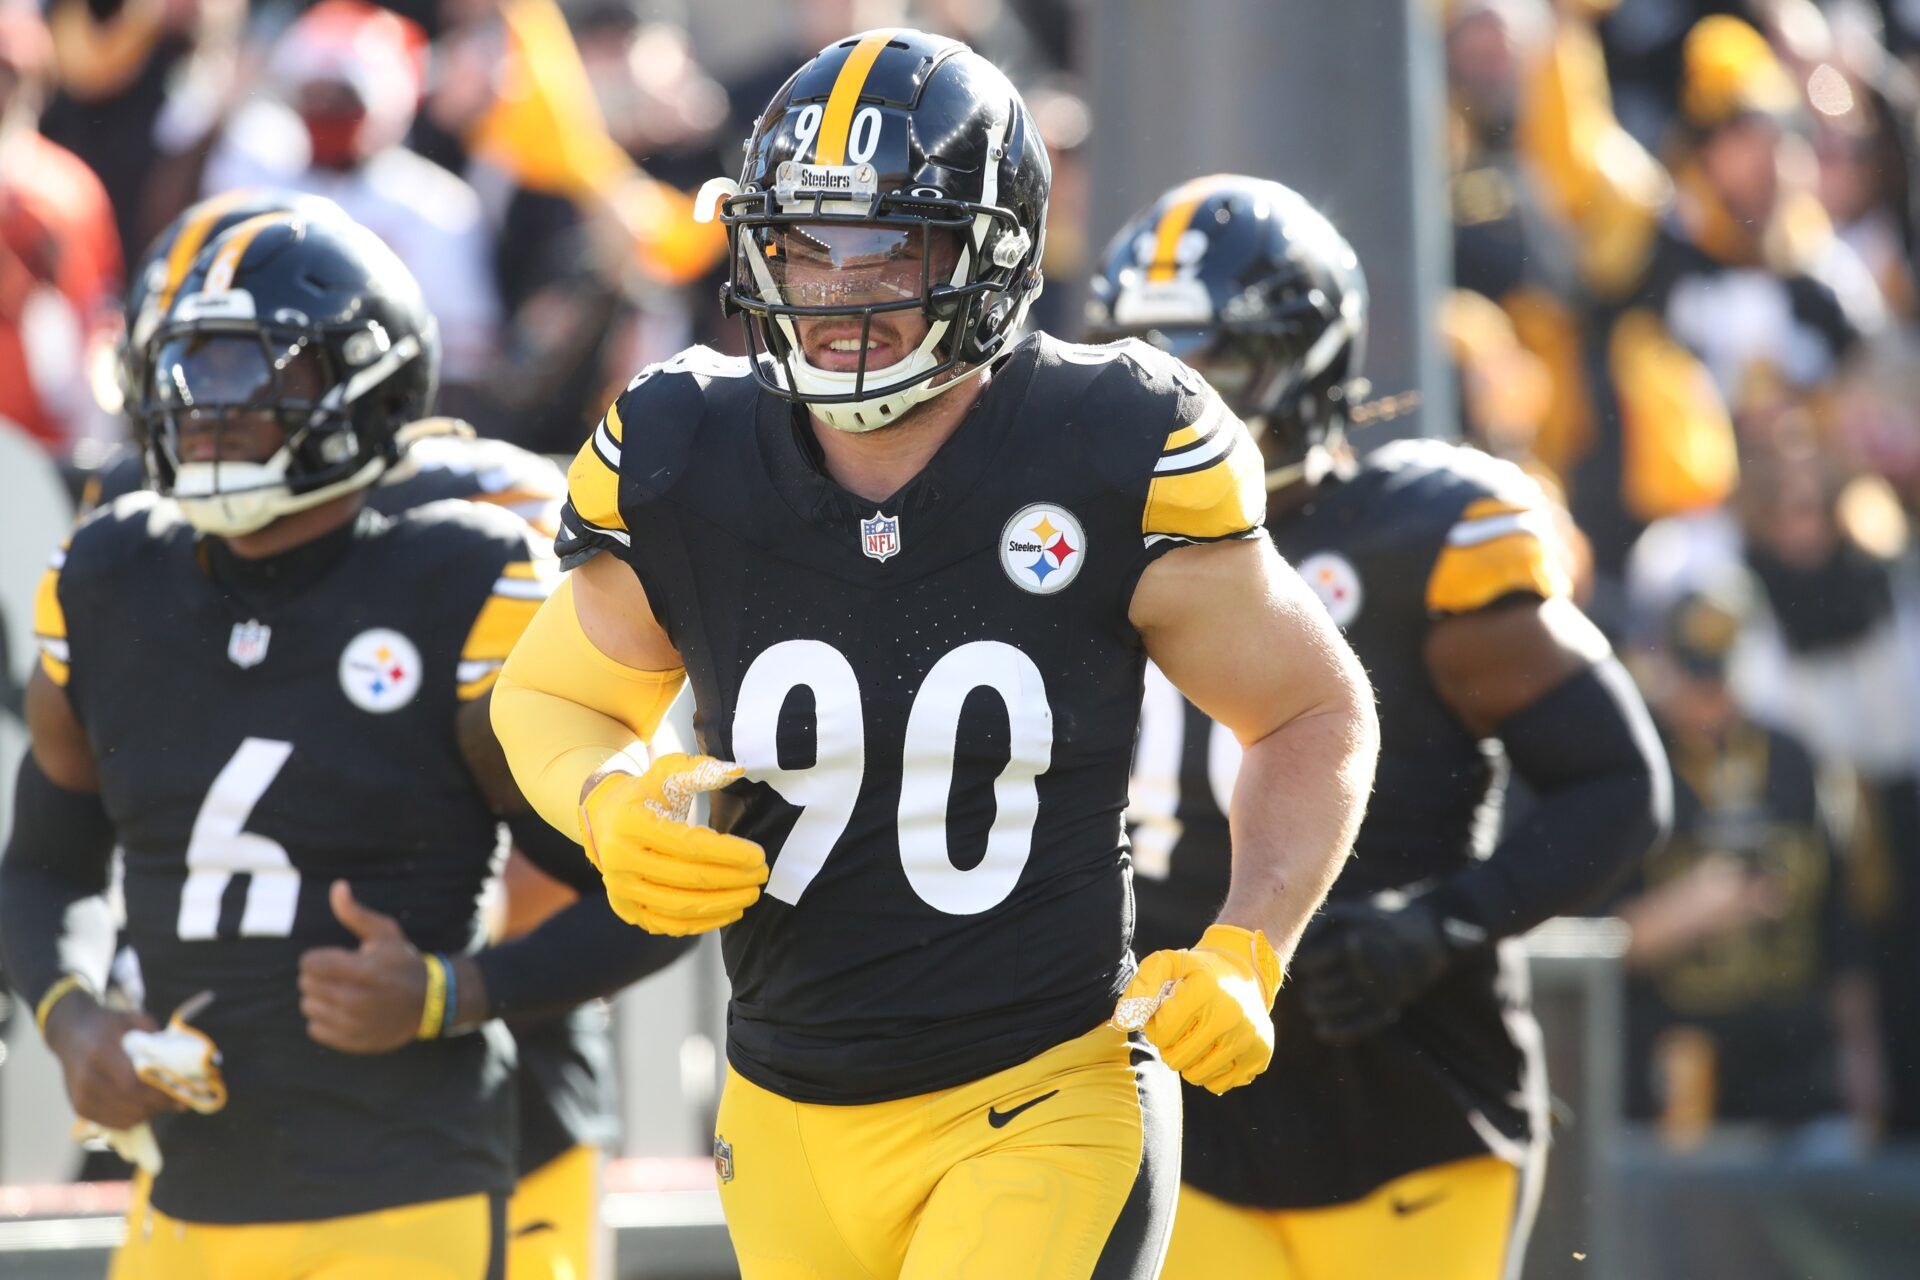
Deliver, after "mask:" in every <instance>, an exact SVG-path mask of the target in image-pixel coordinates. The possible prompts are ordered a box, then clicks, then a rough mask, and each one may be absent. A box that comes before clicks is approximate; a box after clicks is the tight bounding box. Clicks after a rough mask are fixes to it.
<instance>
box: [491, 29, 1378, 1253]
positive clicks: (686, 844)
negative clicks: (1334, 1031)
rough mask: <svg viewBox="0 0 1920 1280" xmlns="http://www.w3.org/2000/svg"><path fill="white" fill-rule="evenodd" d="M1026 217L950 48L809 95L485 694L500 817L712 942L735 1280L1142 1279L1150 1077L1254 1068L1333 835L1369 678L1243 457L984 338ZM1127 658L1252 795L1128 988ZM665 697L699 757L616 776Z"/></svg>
mask: <svg viewBox="0 0 1920 1280" xmlns="http://www.w3.org/2000/svg"><path fill="white" fill-rule="evenodd" d="M1049 175H1050V170H1049V165H1048V160H1047V155H1046V150H1045V148H1044V146H1043V145H1042V144H1041V142H1040V139H1039V137H1038V134H1037V131H1036V129H1035V126H1034V124H1033V121H1032V118H1031V117H1030V115H1029V114H1028V112H1027V109H1026V106H1025V104H1024V103H1023V102H1022V101H1021V99H1020V96H1019V94H1018V93H1017V92H1016V91H1015V90H1014V88H1013V87H1012V85H1011V84H1009V83H1008V82H1007V80H1006V78H1005V77H1004V76H1003V75H1002V74H1001V73H1000V72H999V71H998V70H996V69H995V68H994V67H993V66H992V65H991V64H990V63H988V62H987V61H986V60H985V59H983V58H981V57H979V56H978V55H976V54H973V53H972V52H970V51H969V50H967V49H966V47H965V46H963V45H960V44H958V43H957V42H955V41H951V40H947V39H943V38H940V37H937V36H929V35H926V34H924V33H921V32H917V31H908V30H881V31H874V32H869V33H867V34H865V35H862V36H858V37H853V38H849V39H846V40H842V41H839V42H836V43H834V44H832V45H830V46H828V47H827V48H826V49H824V50H822V51H821V52H820V53H819V54H818V55H817V56H816V57H815V58H813V59H811V60H810V61H809V62H807V63H806V64H805V65H804V66H803V67H801V68H800V70H799V71H798V72H797V73H796V74H795V75H794V76H793V77H791V78H790V79H789V81H788V83H787V84H786V86H785V87H784V88H783V89H782V90H781V91H780V92H779V93H778V94H777V95H776V96H775V98H774V100H773V102H772V103H771V104H770V105H769V106H768V108H767V110H766V111H765V112H764V113H762V115H761V117H760V121H759V124H758V125H757V126H756V128H755V130H754V133H753V136H752V138H750V139H749V141H748V144H747V161H746V164H745V166H744V167H743V170H742V173H741V178H740V183H739V184H738V185H737V186H736V185H735V184H733V183H731V182H727V181H724V180H718V183H717V185H718V186H719V187H720V188H721V191H722V197H723V198H722V200H721V202H720V211H721V217H722V219H723V221H724V223H725V224H726V226H727V228H728V231H729V234H730V237H731V244H732V247H733V250H734V255H735V258H734V269H733V277H732V280H731V281H730V283H729V285H728V286H727V290H726V298H727V299H728V302H729V303H730V305H732V306H733V307H735V308H737V309H738V310H740V311H741V312H743V313H744V314H745V327H746V330H747V337H748V341H749V344H750V350H751V351H752V352H753V356H752V358H750V359H747V360H727V359H723V358H721V357H719V356H717V355H716V354H714V353H713V352H711V351H707V350H705V349H704V348H694V349H692V350H689V351H687V352H684V353H682V354H681V355H680V356H678V357H676V358H675V359H674V360H672V361H669V362H667V363H665V364H663V365H660V366H656V367H654V368H652V369H649V370H647V371H645V372H643V373H642V374H641V376H640V377H638V378H636V379H635V380H634V381H633V383H632V384H631V385H630V386H629V387H628V388H627V390H626V391H625V393H624V394H622V395H621V396H620V397H619V399H618V400H617V401H616V402H615V404H614V405H613V407H612V408H610V409H609V410H608V412H607V414H606V416H605V418H604V420H603V421H602V422H601V424H600V426H599V427H598V428H597V429H596V431H595V432H594V435H593V438H592V440H591V441H590V442H589V443H588V444H587V445H586V447H584V448H583V449H582V450H581V452H580V454H579V456H578V458H577V459H576V460H575V462H574V465H573V468H572V470H571V472H570V473H569V493H570V499H569V505H568V507H567V510H566V512H565V514H564V515H563V518H562V533H561V541H560V544H559V545H560V549H561V551H562V553H563V556H564V558H565V563H566V564H567V565H568V566H569V567H571V568H572V569H573V572H572V573H571V574H570V575H569V577H568V580H567V582H566V583H564V584H563V585H562V587H561V588H560V590H559V592H558V593H557V594H556V595H555V596H554V597H553V598H552V599H551V600H550V601H549V602H548V604H547V605H545V606H543V607H542V609H541V612H540V614H539V616H538V617H537V618H536V619H535V621H534V623H533V625H532V626H531V627H530V628H529V630H528V632H527V634H526V635H525V636H523V637H522V639H521V642H520V644H519V645H518V646H517V647H516V649H515V651H514V655H513V657H512V659H511V660H510V662H509V665H508V669H507V671H506V672H505V673H504V674H503V675H502V677H501V685H500V689H499V693H498V695H497V697H496V700H495V708H494V718H495V727H496V728H497V729H498V730H499V732H500V737H501V741H502V743H503V744H504V746H505V747H506V749H507V752H508V756H509V759H510V760H511V761H512V763H513V767H514V770H515V774H516V776H517V777H518V778H520V779H521V781H522V784H523V786H524V788H525V789H526V791H527V794H528V797H529V798H530V799H531V800H532V801H533V802H534V804H535V805H536V806H537V807H539V809H540V811H541V812H542V813H543V814H546V815H547V817H548V819H549V821H551V822H553V823H554V824H555V825H556V826H558V827H560V828H561V829H563V830H566V831H568V832H569V833H571V834H573V835H574V836H575V837H576V838H578V839H580V840H581V841H582V842H583V843H584V844H585V845H586V847H587V850H588V854H589V856H590V857H592V858H593V859H594V860H595V862H596V864H597V865H598V866H599V867H600V868H601V870H602V872H603V873H604V876H605V879H606V884H607V888H608V892H609V894H610V896H611V897H612V900H613V901H614V904H615V906H616V909H618V910H619V911H620V912H621V914H622V915H623V916H625V917H626V918H627V919H629V920H630V921H632V922H633V923H635V924H638V925H640V926H642V927H643V928H646V929H649V930H653V931H656V932H661V933H667V934H685V933H699V932H704V931H707V930H712V929H718V928H722V927H723V926H725V927H726V928H725V932H724V934H723V935H722V948H723V951H724V953H725V956H726V961H727V968H728V971H729V974H730V976H731V978H732V983H733V998H732V1002H731V1005H730V1008H729V1017H728V1045H727V1056H728V1061H729V1064H730V1067H731V1070H730V1071H729V1073H728V1077H727V1084H726V1092H725V1095H724V1097H723V1099H722V1101H721V1105H720V1115H719V1125H718V1133H717V1135H716V1140H715V1151H716V1159H717V1163H718V1165H719V1170H720V1184H721V1185H720V1196H721V1201H722V1204H723V1206H724V1208H725V1210H726V1215H727V1225H728V1230H729V1232H730V1234H731V1236H732V1239H733V1243H734V1248H735V1251H736V1252H737V1254H738V1255H739V1259H740V1265H741V1270H742V1273H743V1274H744V1275H745V1276H747V1277H749V1278H750V1280H767V1278H771V1277H795V1278H797V1277H802V1276H821V1275H831V1276H856V1275H868V1276H875V1277H881V1276H887V1277H891V1276H908V1277H932V1276H977V1277H982V1278H985V1277H993V1280H1009V1278H1013V1277H1034V1278H1036V1280H1038V1278H1039V1277H1047V1278H1048V1280H1068V1278H1072V1277H1081V1278H1085V1277H1089V1276H1100V1277H1108V1276H1113V1277H1123V1276H1124V1277H1138V1278H1139V1280H1146V1278H1147V1277H1151V1276H1153V1275H1154V1274H1156V1273H1157V1272H1158V1270H1159V1265H1160V1260H1161V1256H1162V1252H1163V1249H1164V1242H1165V1239H1166V1231H1167V1225H1168V1220H1169V1218H1170V1217H1171V1212H1172V1202H1173V1198H1174V1192H1175V1188H1176V1174H1175V1164H1174V1161H1176V1160H1177V1151H1176V1140H1175V1138H1174V1125H1175V1124H1176V1123H1177V1121H1176V1120H1175V1112H1174V1111H1173V1110H1172V1107H1171V1105H1170V1104H1173V1103H1174V1102H1175V1100H1176V1099H1177V1091H1176V1090H1175V1089H1174V1088H1173V1078H1172V1074H1171V1072H1170V1071H1169V1070H1168V1068H1169V1067H1171V1068H1173V1069H1174V1070H1178V1071H1180V1072H1182V1073H1184V1074H1185V1075H1186V1076H1187V1077H1188V1078H1189V1079H1191V1080H1194V1081H1196V1082H1199V1083H1204V1084H1205V1085H1207V1086H1208V1087H1210V1088H1213V1089H1228V1088H1232V1087H1234V1086H1236V1085H1239V1084H1241V1083H1244V1082H1245V1081H1246V1080H1248V1079H1250V1078H1252V1077H1253V1076H1254V1075H1255V1074H1257V1073H1258V1072H1259V1070H1260V1069H1261V1068H1262V1067H1263V1066H1264V1065H1265V1062H1266V1060H1267V1057H1268V1055H1269V1052H1270V1045H1271V1036H1272V1027H1271V1024H1270V1023H1269V1021H1268V1009H1269V1007H1270V1005H1271V1002H1272V997H1273V992H1274V990H1275V988H1276V986H1277V984H1278V982H1279V978H1280V972H1281V968H1282V965H1283V963H1284V958H1285V957H1286V956H1287V954H1288V953H1290V951H1291V950H1292V946H1293V940H1294V938H1295V937H1296V936H1297V934H1298V931H1299V929H1300V928H1301V927H1302V925H1304V923H1305V921H1306V918H1307V916H1308V915H1309V914H1311V912H1312V910H1313V908H1314V906H1315V905H1316V904H1317V903H1318V901H1319V899H1320V897H1321V896H1322V895H1323V894H1324V892H1325V885H1326V883H1327V881H1328V880H1329V879H1330V878H1331V876H1332V874H1333V872H1334V870H1335V869H1336V868H1337V867H1338V865H1339V863H1340V861H1341V860H1342V858H1343V857H1344V855H1345V850H1346V844H1347V840H1348V838H1349V837H1350V835H1351V832H1352V830H1353V828H1354V826H1355V825H1356V824H1357V822H1358V819H1359V809H1360V805H1361V802H1362V797H1363V796H1364V794H1365V789H1366V785H1367V780H1368V778H1369V776H1370V773H1371V766H1372V755H1373V749H1374V747H1373V725H1372V717H1371V711H1370V699H1368V698H1367V695H1366V691H1365V682H1364V677H1363V676H1362V675H1361V673H1360V672H1359V669H1358V668H1357V667H1356V666H1355V665H1354V664H1353V662H1352V658H1351V654H1350V653H1349V652H1348V651H1347V649H1346V647H1345V646H1344V645H1343V644H1342V643H1341V641H1340V639H1339V637H1338V635H1337V634H1336V633H1335V632H1334V630H1333V628H1332V627H1331V626H1330V625H1329V624H1328V623H1327V621H1326V619H1325V617H1324V615H1322V613H1321V611H1320V610H1319V609H1318V608H1317V607H1316V606H1315V605H1314V603H1313V600H1312V597H1311V594H1310V593H1309V592H1308V591H1307V589H1306V588H1305V587H1304V585H1302V584H1301V583H1300V581H1299V580H1298V578H1297V577H1295V576H1294V575H1293V574H1292V573H1291V572H1290V571H1289V570H1287V569H1286V567H1285V566H1284V565H1283V564H1282V563H1281V562H1280V560H1279V558H1278V557H1277V556H1275V555H1274V553H1273V550H1272V547H1271V545H1270V544H1269V543H1268V542H1267V541H1266V540H1265V539H1264V538H1263V537H1261V536H1260V529H1259V526H1260V520H1261V517H1262V511H1261V506H1262V498H1263V496H1264V495H1263V492H1262V490H1261V486H1260V480H1259V475H1260V464H1259V455H1258V451H1257V450H1256V449H1255V448H1254V446H1253V443H1252V441H1251V440H1250V439H1249V438H1248V436H1247V434H1246V431H1245V428H1244V427H1242V425H1241V424H1240V422H1239V420H1238V419H1236V418H1235V417H1234V416H1233V414H1232V413H1230V412H1228V410H1227V409H1226V408H1225V406H1224V405H1222V404H1221V403H1220V401H1219V399H1218V398H1217V397H1216V396H1214V395H1213V394H1212V392H1211V391H1209V390H1208V389H1207V387H1206V386H1205V384H1204V383H1202V382H1201V381H1200V380H1199V379H1198V378H1196V377H1194V376H1193V375H1192V373H1191V372H1190V371H1188V370H1186V369H1184V368H1182V367H1180V366H1179V365H1178V364H1177V363H1176V362H1174V361H1172V360H1169V359H1167V358H1165V357H1164V356H1161V355H1160V354H1159V353H1157V352H1154V351H1152V350H1151V349H1150V348H1147V347H1144V346H1138V345H1136V346H1133V347H1130V348H1128V349H1125V350H1119V351H1097V350H1091V349H1087V348H1081V347H1075V346H1071V345H1069V344H1066V343H1061V342H1057V341H1055V340H1053V339H1051V338H1048V337H1046V336H1045V335H1036V336H1034V337H1032V338H1029V339H1027V340H1025V341H1020V340H1019V337H1018V335H1019V332H1020V329H1021V322H1022V319H1023V317H1024V316H1025V314H1026V308H1027V305H1028V303H1029V302H1030V301H1031V298H1032V296H1033V294H1034V293H1035V292H1037V290H1038V288H1039V285H1040V272H1039V268H1038V263H1039V262H1040V259H1041V254H1042V252H1043V248H1044V235H1045V228H1044V223H1045V212H1046V202H1047V194H1048V186H1049ZM712 185H713V184H710V190H711V187H712ZM602 553H605V554H602ZM1148 653H1152V654H1153V655H1155V657H1156V658H1157V659H1158V660H1159V661H1160V663H1161V665H1162V666H1163V668H1164V669H1165V670H1166V671H1167V672H1168V673H1169V676H1170V677H1171V678H1172V679H1173V680H1174V681H1176V682H1177V683H1178V684H1180V685H1181V686H1182V687H1184V688H1186V689H1188V690H1189V691H1190V693H1191V694H1192V696H1193V697H1194V698H1195V700H1196V701H1197V702H1199V703H1200V704H1202V705H1205V706H1207V707H1209V708H1211V709H1212V710H1213V711H1214V713H1215V714H1216V715H1218V716H1219V718H1220V719H1221V720H1222V721H1223V722H1225V723H1227V724H1229V725H1231V726H1232V727H1233V729H1234V730H1235V731H1236V732H1237V733H1238V734H1239V736H1240V738H1241V740H1242V741H1243V742H1244V743H1245V745H1246V754H1245V764H1244V766H1243V767H1244V769H1245V771H1246V773H1247V775H1248V777H1249V779H1250V782H1251V784H1252V785H1250V786H1249V787H1248V788H1247V789H1246V792H1245V794H1246V796H1247V807H1246V809H1245V810H1244V811H1240V812H1236V815H1235V817H1236V826H1237V827H1239V828H1240V829H1241V832H1242V837H1243V838H1242V841H1241V843H1240V846H1239V853H1240V865H1239V867H1238V868H1237V871H1238V874H1236V875H1235V877H1234V881H1233V890H1234V894H1233V897H1232V898H1231V899H1230V900H1229V902H1228V903H1227V905H1226V907H1225V909H1224V910H1223V911H1222V912H1221V914H1220V918H1219V920H1218V921H1217V922H1215V921H1211V920H1209V921H1207V922H1205V927H1204V929H1202V928H1198V927H1197V928H1196V929H1195V931H1194V934H1190V935H1189V936H1188V937H1186V938H1183V939H1181V940H1180V943H1179V944H1178V945H1179V948H1180V949H1169V950H1166V951H1162V952H1160V953H1158V954H1155V955H1152V956H1148V957H1147V958H1146V960H1145V961H1144V962H1142V963H1141V965H1140V966H1139V971H1138V973H1137V974H1136V973H1135V972H1134V964H1133V961H1132V957H1131V955H1130V954H1129V951H1128V942H1129V933H1130V930H1129V923H1130V920H1131V916H1132V908H1131V903H1130V891H1129V886H1128V876H1127V870H1126V855H1125V841H1124V834H1123V831H1122V826H1121V816H1122V813H1123V810H1124V808H1125V803H1126V776H1127V767H1128V752H1129V747H1130V744H1131V742H1132V739H1133V735H1134V729H1135V726H1136V724H1137V721H1138V717H1139V692H1140V680H1141V673H1142V670H1143V668H1144V663H1145V656H1146V654H1148ZM1256 655H1260V656H1266V655H1271V656H1272V658H1273V662H1272V663H1271V665H1257V664H1254V663H1253V662H1252V659H1253V658H1254V657H1255V656H1256ZM688 678H691V680H692V682H693V685H694V689H695V692H696V695H697V708H698V710H697V713H696V718H695V724H696V728H697V730H698V732H699V734H700V739H701V745H702V747H703V748H704V750H705V751H706V752H708V753H710V754H708V755H704V756H699V757H687V756H678V755H675V756H663V757H661V758H660V759H658V760H649V758H648V756H647V753H646V751H645V748H644V747H643V746H642V745H640V744H642V743H644V742H645V740H646V739H647V737H648V736H649V734H650V733H651V731H652V728H653V725H654V724H655V723H657V720H658V716H659V715H660V713H661V711H662V710H663V709H664V707H665V706H666V705H667V704H668V702H669V701H670V700H671V698H672V697H673V696H674V694H676V693H677V692H678V690H679V689H680V686H681V685H682V683H683V682H685V681H686V680H687V679H688ZM716 757H718V758H716ZM729 758H731V759H733V760H737V761H738V762H739V763H738V764H729V763H724V761H726V760H727V759H729ZM699 790H713V791H714V792H715V794H714V796H713V829H711V830H709V829H707V828H705V827H701V826H696V825H693V824H691V823H690V822H688V821H687V816H688V809H687V805H688V801H689V799H690V796H691V793H692V792H694V791H699ZM763 884H764V885H765V892H764V894H763V893H762V890H761V886H762V885H763ZM1196 935H1197V936H1198V937H1199V939H1200V940H1199V941H1198V942H1197V943H1195V942H1194V941H1193V938H1194V936H1196ZM1123 995H1124V997H1125V998H1124V999H1121V997H1123ZM1116 1000H1119V1001H1120V1004H1121V1005H1122V1006H1123V1008H1122V1009H1121V1010H1120V1014H1119V1016H1118V1017H1117V1018H1116ZM1116 1023H1117V1024H1119V1025H1116ZM1129 1027H1131V1028H1135V1029H1144V1036H1130V1035H1128V1034H1127V1033H1126V1028H1129ZM1156 1046H1157V1047H1158V1050H1159V1051H1160V1053H1163V1054H1164V1059H1165V1060H1164V1064H1163V1063H1162V1061H1161V1060H1160V1056H1159V1054H1157V1053H1156V1052H1155V1047H1156Z"/></svg>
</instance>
